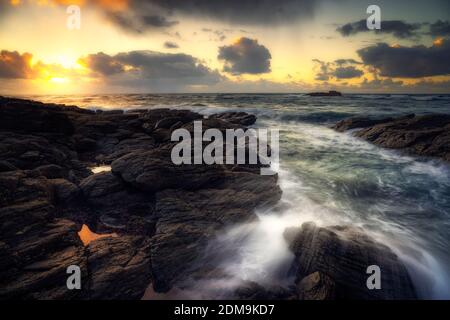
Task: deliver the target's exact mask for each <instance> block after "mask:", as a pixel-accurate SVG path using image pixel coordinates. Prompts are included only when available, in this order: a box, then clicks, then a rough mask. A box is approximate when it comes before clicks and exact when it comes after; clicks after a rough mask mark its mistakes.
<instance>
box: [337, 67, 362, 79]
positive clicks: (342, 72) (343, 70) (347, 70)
mask: <svg viewBox="0 0 450 320" xmlns="http://www.w3.org/2000/svg"><path fill="white" fill-rule="evenodd" d="M363 74H364V72H363V71H361V70H359V69H356V68H355V67H353V66H349V67H339V68H336V70H334V72H333V75H334V76H335V77H336V78H337V79H351V78H359V77H361V76H362V75H363Z"/></svg>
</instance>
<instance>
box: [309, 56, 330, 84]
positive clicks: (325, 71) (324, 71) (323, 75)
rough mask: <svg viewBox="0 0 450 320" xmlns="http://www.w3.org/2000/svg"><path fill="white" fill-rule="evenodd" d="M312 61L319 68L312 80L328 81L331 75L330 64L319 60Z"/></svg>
mask: <svg viewBox="0 0 450 320" xmlns="http://www.w3.org/2000/svg"><path fill="white" fill-rule="evenodd" d="M312 61H313V62H315V63H316V64H317V65H318V66H319V71H318V72H317V73H316V76H315V77H314V79H315V80H319V81H327V80H329V79H330V77H331V73H332V72H331V70H330V68H331V66H332V64H331V63H330V62H325V61H322V60H319V59H313V60H312Z"/></svg>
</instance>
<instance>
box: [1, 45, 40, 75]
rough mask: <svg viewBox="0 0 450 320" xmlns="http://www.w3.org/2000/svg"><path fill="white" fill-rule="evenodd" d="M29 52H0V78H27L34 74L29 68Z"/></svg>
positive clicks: (30, 55) (30, 56) (31, 56)
mask: <svg viewBox="0 0 450 320" xmlns="http://www.w3.org/2000/svg"><path fill="white" fill-rule="evenodd" d="M32 58H33V55H32V54H30V53H24V54H20V53H18V52H17V51H6V50H2V51H1V52H0V78H6V79H29V78H32V77H33V76H34V74H35V72H34V70H33V69H32V68H31V59H32Z"/></svg>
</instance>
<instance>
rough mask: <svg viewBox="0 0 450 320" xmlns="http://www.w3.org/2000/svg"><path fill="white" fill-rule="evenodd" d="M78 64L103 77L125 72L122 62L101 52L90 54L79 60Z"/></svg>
mask: <svg viewBox="0 0 450 320" xmlns="http://www.w3.org/2000/svg"><path fill="white" fill-rule="evenodd" d="M79 62H80V63H81V64H82V65H85V66H87V67H88V68H89V69H91V70H92V71H94V72H96V73H98V74H100V75H104V76H110V75H113V74H116V73H121V72H124V71H125V70H126V68H125V65H124V64H123V63H122V62H120V61H118V60H116V59H114V58H113V57H111V56H109V55H107V54H105V53H103V52H99V53H97V54H90V55H88V56H86V57H84V58H81V59H79Z"/></svg>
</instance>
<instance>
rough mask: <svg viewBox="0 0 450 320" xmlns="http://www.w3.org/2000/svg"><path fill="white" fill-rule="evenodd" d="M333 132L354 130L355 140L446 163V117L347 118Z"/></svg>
mask: <svg viewBox="0 0 450 320" xmlns="http://www.w3.org/2000/svg"><path fill="white" fill-rule="evenodd" d="M333 128H334V129H336V130H337V131H341V132H343V131H346V130H350V129H358V130H355V132H354V133H353V134H354V135H355V136H356V137H359V138H362V139H364V140H367V141H370V142H372V143H374V144H376V145H378V146H380V147H385V148H392V149H400V150H404V151H405V152H407V153H411V154H416V155H420V156H430V157H437V158H441V159H443V160H445V161H450V115H448V114H433V115H421V116H419V115H414V114H410V115H406V116H402V117H399V118H385V119H378V120H374V119H370V118H350V119H346V120H343V121H340V122H338V123H337V124H336V125H335V126H334V127H333Z"/></svg>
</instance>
